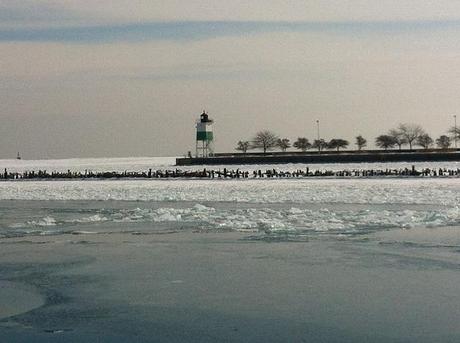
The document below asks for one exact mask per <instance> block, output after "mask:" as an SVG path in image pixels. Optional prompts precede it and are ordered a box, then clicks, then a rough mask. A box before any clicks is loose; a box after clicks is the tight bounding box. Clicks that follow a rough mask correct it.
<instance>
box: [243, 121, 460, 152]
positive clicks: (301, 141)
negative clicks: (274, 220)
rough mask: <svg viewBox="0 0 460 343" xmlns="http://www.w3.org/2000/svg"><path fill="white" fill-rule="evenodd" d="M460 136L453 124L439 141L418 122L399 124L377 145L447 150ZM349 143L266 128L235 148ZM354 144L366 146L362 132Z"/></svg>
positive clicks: (321, 147)
mask: <svg viewBox="0 0 460 343" xmlns="http://www.w3.org/2000/svg"><path fill="white" fill-rule="evenodd" d="M458 139H460V129H459V128H457V127H452V128H450V129H449V130H448V135H441V136H440V137H439V138H437V139H436V140H433V138H431V137H430V136H429V135H428V134H427V133H426V132H425V130H423V128H422V127H421V126H419V125H415V124H399V125H398V127H397V128H395V129H391V130H390V131H388V133H386V134H383V135H380V136H378V137H376V138H375V145H376V146H377V147H379V148H382V149H384V150H388V149H391V148H395V147H398V148H399V149H400V150H401V149H402V147H403V146H405V145H408V146H409V149H410V150H412V148H413V146H415V145H417V146H421V147H423V148H424V149H429V148H430V147H432V146H433V144H434V143H436V145H437V146H438V147H439V148H440V149H448V148H449V147H450V146H451V145H452V142H453V141H454V140H455V141H456V140H458ZM349 145H350V142H348V141H347V140H345V139H342V138H334V139H331V140H330V141H325V140H324V139H315V140H314V141H313V142H311V143H310V141H309V140H308V138H305V137H299V138H297V140H296V141H295V142H294V143H292V145H291V142H290V140H289V139H288V138H280V137H279V136H278V135H276V134H275V133H274V132H272V131H269V130H263V131H259V132H257V133H256V135H255V136H254V137H253V138H252V140H251V141H238V143H237V146H236V150H239V151H241V152H243V153H246V152H247V151H248V150H250V149H261V150H263V152H264V154H265V153H266V152H267V151H269V150H273V149H275V148H278V149H280V150H281V151H286V150H287V149H289V148H290V147H291V146H292V147H294V148H296V149H299V150H301V151H307V150H309V149H317V150H318V151H322V150H325V149H330V150H337V151H339V150H340V149H344V148H347V147H348V146H349ZM355 145H356V146H357V148H358V150H362V149H363V148H364V147H366V146H367V140H366V139H365V138H364V137H363V136H361V135H359V136H357V137H355Z"/></svg>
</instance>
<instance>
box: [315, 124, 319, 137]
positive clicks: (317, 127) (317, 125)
mask: <svg viewBox="0 0 460 343" xmlns="http://www.w3.org/2000/svg"><path fill="white" fill-rule="evenodd" d="M316 131H317V136H318V140H319V120H316Z"/></svg>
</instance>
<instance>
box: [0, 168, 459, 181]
mask: <svg viewBox="0 0 460 343" xmlns="http://www.w3.org/2000/svg"><path fill="white" fill-rule="evenodd" d="M318 177H333V178H362V177H364V178H381V177H428V178H432V177H456V178H458V177H460V168H457V169H446V168H431V169H430V168H424V169H420V170H417V169H416V168H415V166H412V167H411V168H399V169H344V170H328V169H316V170H315V169H310V167H306V168H304V169H296V170H287V171H286V170H279V169H265V170H263V169H255V170H251V171H249V170H240V169H227V168H222V169H220V168H219V169H206V168H203V169H198V170H185V171H183V170H180V169H174V170H152V169H149V170H148V171H145V172H142V171H141V172H128V171H126V172H91V171H85V172H83V173H82V172H72V171H70V170H68V171H67V172H56V171H54V172H51V173H50V172H47V171H46V170H39V171H37V172H35V171H25V172H22V173H19V172H8V170H7V169H5V170H4V172H3V173H2V174H0V181H11V180H39V181H40V180H42V181H46V180H75V179H77V180H86V179H88V180H98V179H248V178H258V179H265V178H318Z"/></svg>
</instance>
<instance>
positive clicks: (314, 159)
mask: <svg viewBox="0 0 460 343" xmlns="http://www.w3.org/2000/svg"><path fill="white" fill-rule="evenodd" d="M441 161H459V162H460V151H459V150H455V149H450V150H449V151H440V150H429V151H421V150H417V151H409V150H402V151H399V150H398V151H393V150H392V151H381V150H373V151H366V152H358V151H344V152H336V151H334V152H331V151H325V152H321V153H318V152H308V153H305V152H293V153H276V152H275V153H270V154H266V155H263V154H257V153H248V154H215V155H214V156H213V157H207V158H178V159H176V165H177V166H187V165H229V164H232V165H235V164H284V163H307V164H314V163H362V162H368V163H375V162H441Z"/></svg>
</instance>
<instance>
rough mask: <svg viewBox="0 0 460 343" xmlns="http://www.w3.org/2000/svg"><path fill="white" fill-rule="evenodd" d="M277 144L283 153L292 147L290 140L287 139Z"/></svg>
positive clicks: (279, 140)
mask: <svg viewBox="0 0 460 343" xmlns="http://www.w3.org/2000/svg"><path fill="white" fill-rule="evenodd" d="M276 144H277V145H278V146H279V148H280V149H281V150H282V151H283V152H286V150H287V149H288V148H290V147H291V143H290V142H289V139H287V138H280V139H278V141H277V142H276Z"/></svg>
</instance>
